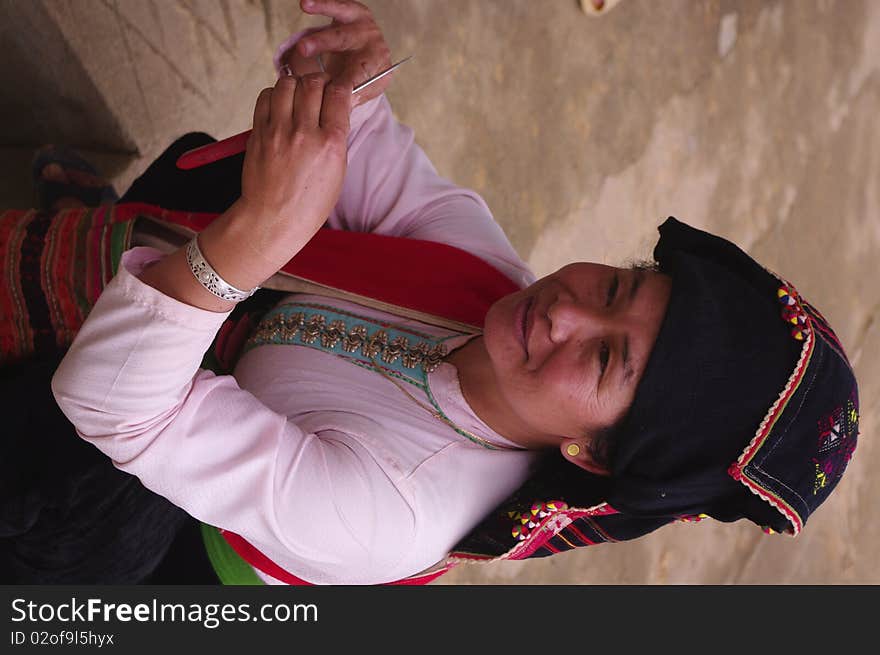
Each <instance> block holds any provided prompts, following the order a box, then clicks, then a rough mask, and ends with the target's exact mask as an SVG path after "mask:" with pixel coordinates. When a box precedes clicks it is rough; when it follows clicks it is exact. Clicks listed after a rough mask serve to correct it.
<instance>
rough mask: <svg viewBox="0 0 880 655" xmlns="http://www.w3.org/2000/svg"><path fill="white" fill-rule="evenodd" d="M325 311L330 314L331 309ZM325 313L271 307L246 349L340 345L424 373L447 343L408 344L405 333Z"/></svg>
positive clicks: (437, 361)
mask: <svg viewBox="0 0 880 655" xmlns="http://www.w3.org/2000/svg"><path fill="white" fill-rule="evenodd" d="M309 308H310V309H311V307H309ZM321 309H324V308H321ZM326 314H327V315H330V312H329V311H328V312H326ZM327 315H325V314H324V313H311V314H309V313H306V312H303V311H290V310H287V311H285V308H284V307H281V308H278V309H276V310H273V311H272V312H270V314H269V315H267V317H266V318H264V319H263V320H262V321H261V322H260V325H259V326H258V328H257V329H256V330H255V331H254V333H253V334H252V335H251V337H250V339H248V341H247V343H246V344H245V351H247V350H250V349H252V348H255V347H257V346H260V345H264V344H282V343H297V341H299V342H300V343H302V344H304V345H309V346H311V345H317V344H318V343H320V346H321V348H323V349H327V350H332V349H334V348H336V347H337V346H339V347H340V348H341V349H342V351H343V352H345V353H350V354H353V355H356V354H358V351H360V354H361V355H362V356H363V357H365V358H367V359H368V360H371V359H373V358H375V357H378V358H379V359H381V360H382V361H383V362H384V363H386V364H394V363H395V362H396V361H397V360H398V359H399V360H400V363H401V364H403V366H404V367H405V368H407V369H415V368H418V367H420V366H421V367H423V368H424V371H425V372H426V373H431V372H433V371H434V370H436V368H437V367H438V366H439V365H440V364H441V362H442V361H443V358H444V357H445V356H446V346H445V345H444V344H442V343H437V344H433V343H429V342H427V341H418V342H416V343H413V344H410V341H409V339H408V338H407V337H405V336H402V335H398V336H395V337H393V338H389V334H388V331H387V330H384V329H379V330H374V331H373V332H372V334H370V333H368V331H367V327H366V325H364V324H363V323H357V324H354V325H351V326H349V325H348V324H347V323H346V322H345V321H344V320H341V319H339V318H337V317H336V316H338V315H339V314H338V313H337V314H336V315H334V316H332V317H331V319H330V320H329V321H328V316H327Z"/></svg>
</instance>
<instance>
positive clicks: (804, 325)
mask: <svg viewBox="0 0 880 655" xmlns="http://www.w3.org/2000/svg"><path fill="white" fill-rule="evenodd" d="M776 297H777V298H779V302H780V303H781V304H782V320H783V321H785V322H786V323H791V324H792V325H793V326H794V327H792V328H791V336H792V337H794V338H795V339H797V340H798V341H803V340H804V339H805V338H806V336H807V335H808V334H809V333H810V319H809V317H808V316H807V312H806V311H805V310H804V308H803V307H802V306H801V301H800V297H799V296H798V293H797V291H795V289H794V287H788V286H781V287H779V289H778V290H777V291H776Z"/></svg>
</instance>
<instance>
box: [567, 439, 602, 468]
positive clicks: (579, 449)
mask: <svg viewBox="0 0 880 655" xmlns="http://www.w3.org/2000/svg"><path fill="white" fill-rule="evenodd" d="M559 450H560V451H562V456H563V457H564V458H565V459H567V460H568V461H569V462H571V463H572V464H574V465H575V466H577V467H580V468H582V469H584V470H585V471H587V472H588V473H593V474H595V475H603V476H609V475H611V471H609V470H608V469H607V468H605V467H604V466H602V465H601V464H598V463H596V461H595V460H593V456H592V455H591V454H590V451H589V449H588V448H587V444H586V443H585V442H584V441H583V440H581V439H563V440H562V442H561V443H560V444H559Z"/></svg>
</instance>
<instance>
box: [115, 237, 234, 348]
mask: <svg viewBox="0 0 880 655" xmlns="http://www.w3.org/2000/svg"><path fill="white" fill-rule="evenodd" d="M164 257H165V254H164V253H163V252H162V251H161V250H157V249H156V248H149V247H146V246H138V247H135V248H131V249H130V250H126V251H125V252H124V253H122V260H121V262H120V264H119V270H118V271H117V274H116V278H115V280H114V281H115V283H116V284H118V285H119V290H120V291H121V292H122V294H123V295H124V296H125V297H126V298H128V299H129V300H131V301H133V302H135V303H137V304H138V305H140V306H141V307H144V308H146V309H148V310H149V311H150V312H152V313H153V314H154V315H156V316H158V317H160V318H162V319H165V320H166V321H168V322H170V323H174V324H175V325H178V326H180V327H185V328H188V329H190V330H193V331H196V332H216V331H217V330H218V329H220V326H221V325H222V324H223V321H225V320H226V318H227V317H228V316H229V314H231V313H232V310H229V311H227V312H212V311H209V310H207V309H201V308H200V307H193V306H192V305H188V304H187V303H185V302H181V301H179V300H177V299H176V298H172V297H171V296H166V295H165V294H164V293H162V292H161V291H159V290H158V289H154V288H153V287H151V286H150V285H149V284H146V283H145V282H142V281H141V280H140V278H139V277H138V276H139V275H140V274H141V273H143V272H144V269H145V268H147V266H148V265H149V264H152V263H155V262H157V261H159V260H161V259H163V258H164Z"/></svg>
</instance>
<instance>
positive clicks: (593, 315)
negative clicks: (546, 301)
mask: <svg viewBox="0 0 880 655" xmlns="http://www.w3.org/2000/svg"><path fill="white" fill-rule="evenodd" d="M603 310H604V308H602V307H596V306H595V305H592V304H589V303H585V302H582V301H579V300H578V299H576V298H574V297H572V296H569V295H561V296H560V297H558V298H557V299H556V301H555V302H554V303H553V304H552V305H550V307H548V308H547V318H548V319H549V320H550V340H551V341H552V342H553V343H556V344H560V343H565V342H566V341H568V340H569V339H571V338H573V337H579V338H581V339H583V340H588V339H590V338H593V337H595V336H598V335H600V334H605V333H607V332H608V327H609V326H608V322H609V316H608V314H607V312H605V311H603Z"/></svg>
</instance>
